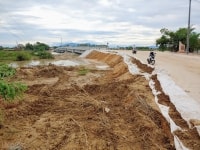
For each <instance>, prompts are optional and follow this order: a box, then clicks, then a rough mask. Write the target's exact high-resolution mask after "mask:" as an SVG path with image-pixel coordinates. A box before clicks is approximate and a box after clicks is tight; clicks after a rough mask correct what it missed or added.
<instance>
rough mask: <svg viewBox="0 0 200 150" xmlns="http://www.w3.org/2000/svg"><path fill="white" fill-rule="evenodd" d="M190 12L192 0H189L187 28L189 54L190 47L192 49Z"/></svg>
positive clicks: (187, 49) (187, 50)
mask: <svg viewBox="0 0 200 150" xmlns="http://www.w3.org/2000/svg"><path fill="white" fill-rule="evenodd" d="M190 14H191V0H189V14H188V29H187V47H186V52H187V54H188V53H189V49H190Z"/></svg>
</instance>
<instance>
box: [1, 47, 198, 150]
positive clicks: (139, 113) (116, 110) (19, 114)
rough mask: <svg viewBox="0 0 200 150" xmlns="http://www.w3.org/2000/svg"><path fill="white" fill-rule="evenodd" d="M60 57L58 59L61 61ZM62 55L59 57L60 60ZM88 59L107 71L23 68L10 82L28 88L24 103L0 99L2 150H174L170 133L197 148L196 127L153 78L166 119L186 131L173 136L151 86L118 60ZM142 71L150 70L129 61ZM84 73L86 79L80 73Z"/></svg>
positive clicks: (93, 56) (105, 57) (105, 55)
mask: <svg viewBox="0 0 200 150" xmlns="http://www.w3.org/2000/svg"><path fill="white" fill-rule="evenodd" d="M59 57H60V56H57V59H59ZM63 57H64V55H63V56H62V58H63ZM87 59H95V60H98V61H101V62H104V63H107V64H108V65H109V66H110V69H109V70H98V69H96V68H95V67H94V65H95V64H93V65H87V66H79V67H63V66H55V65H48V66H37V67H22V68H19V69H18V70H17V74H16V76H15V77H13V78H12V79H10V80H11V81H21V82H23V83H26V84H27V85H28V90H27V91H26V93H25V95H24V97H23V99H22V100H20V101H17V102H15V103H5V102H3V101H2V99H0V102H1V103H0V104H1V105H0V106H1V109H2V110H3V113H4V121H3V124H2V125H1V128H0V149H12V150H13V149H17V148H18V149H24V150H38V149H40V150H79V149H84V150H85V149H88V150H94V149H97V150H112V149H113V150H115V149H120V150H129V149H131V150H140V149H142V150H145V149H146V150H156V149H161V150H164V149H165V150H173V149H175V145H174V137H173V134H174V135H176V136H177V137H179V139H180V140H181V141H182V142H183V144H184V145H185V146H187V147H188V148H190V149H196V150H197V149H200V138H199V135H198V133H197V131H196V128H192V129H190V128H189V127H188V125H187V123H186V122H185V121H184V120H183V119H182V118H181V115H180V114H179V113H178V112H177V111H176V108H175V107H174V105H173V104H171V103H170V100H169V97H168V96H167V95H165V94H164V93H163V92H162V88H161V86H160V84H159V81H158V80H157V76H156V75H154V76H152V79H153V80H154V82H155V86H156V90H158V91H160V92H161V94H160V95H158V99H159V103H161V104H163V105H166V106H168V107H169V108H170V116H171V118H172V119H173V120H174V122H175V123H176V124H177V125H179V126H180V127H181V128H183V129H184V130H178V131H176V132H174V133H173V134H172V133H171V131H170V127H169V124H168V122H167V121H166V120H165V118H164V117H163V116H162V114H161V112H160V110H159V108H158V106H157V104H156V103H155V97H154V95H153V94H152V90H151V88H150V87H149V81H148V80H146V79H145V78H144V77H143V76H142V75H132V74H130V73H129V71H128V68H127V65H126V64H125V63H124V62H123V59H122V57H121V56H119V55H116V54H111V53H101V52H97V51H93V52H92V53H90V54H89V55H88V56H87ZM132 62H133V63H135V64H137V66H138V67H139V68H140V69H141V70H142V71H143V72H148V73H150V74H151V73H152V71H153V69H152V68H150V67H148V66H145V65H143V64H141V63H140V62H138V61H137V60H135V59H133V61H132ZM83 70H87V72H86V73H85V74H81V73H80V72H81V71H83Z"/></svg>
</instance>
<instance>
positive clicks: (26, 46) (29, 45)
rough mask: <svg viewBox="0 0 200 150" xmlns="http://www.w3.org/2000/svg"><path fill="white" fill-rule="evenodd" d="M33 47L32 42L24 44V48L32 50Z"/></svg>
mask: <svg viewBox="0 0 200 150" xmlns="http://www.w3.org/2000/svg"><path fill="white" fill-rule="evenodd" d="M33 49H34V47H33V45H32V44H30V43H27V44H26V45H25V50H33Z"/></svg>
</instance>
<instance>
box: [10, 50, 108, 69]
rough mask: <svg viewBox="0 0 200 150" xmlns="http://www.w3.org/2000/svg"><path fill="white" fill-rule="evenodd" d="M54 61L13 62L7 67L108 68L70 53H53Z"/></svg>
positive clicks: (100, 63)
mask: <svg viewBox="0 0 200 150" xmlns="http://www.w3.org/2000/svg"><path fill="white" fill-rule="evenodd" d="M53 55H54V57H55V59H40V60H29V61H13V62H11V63H10V64H9V65H10V66H12V67H14V68H18V67H34V66H45V65H49V64H54V65H56V66H80V65H81V66H84V65H92V66H94V67H95V68H97V69H98V70H107V69H109V66H108V65H107V64H105V63H102V62H98V61H95V60H89V59H85V58H83V57H79V55H76V54H72V53H62V54H59V53H53Z"/></svg>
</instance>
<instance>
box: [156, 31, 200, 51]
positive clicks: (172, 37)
mask: <svg viewBox="0 0 200 150" xmlns="http://www.w3.org/2000/svg"><path fill="white" fill-rule="evenodd" d="M160 32H161V34H162V36H161V37H160V38H159V39H157V40H156V45H157V46H159V49H161V50H167V49H168V50H171V51H178V47H179V42H180V41H181V42H182V43H183V44H185V45H186V44H187V42H186V38H187V28H179V29H178V30H177V31H175V32H173V31H170V30H168V29H166V28H163V29H161V30H160ZM190 33H191V34H190V51H191V52H193V51H194V50H195V49H198V47H199V36H200V34H197V33H196V32H194V28H191V29H190Z"/></svg>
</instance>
